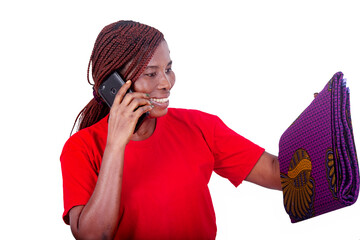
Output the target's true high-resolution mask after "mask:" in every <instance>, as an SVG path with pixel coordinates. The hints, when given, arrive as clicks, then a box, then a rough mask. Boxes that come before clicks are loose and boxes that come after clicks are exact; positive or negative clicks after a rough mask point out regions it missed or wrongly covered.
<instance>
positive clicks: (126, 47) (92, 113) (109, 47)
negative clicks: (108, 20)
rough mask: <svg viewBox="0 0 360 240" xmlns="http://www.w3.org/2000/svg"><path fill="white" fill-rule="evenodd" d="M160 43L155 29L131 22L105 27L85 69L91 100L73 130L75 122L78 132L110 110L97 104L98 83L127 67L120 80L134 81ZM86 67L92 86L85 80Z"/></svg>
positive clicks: (161, 36)
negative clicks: (91, 93)
mask: <svg viewBox="0 0 360 240" xmlns="http://www.w3.org/2000/svg"><path fill="white" fill-rule="evenodd" d="M162 40H164V36H163V34H162V33H161V32H160V31H159V30H157V29H155V28H153V27H150V26H148V25H145V24H141V23H138V22H134V21H118V22H115V23H112V24H109V25H107V26H105V27H104V28H103V29H102V30H101V32H100V33H99V35H98V37H97V39H96V41H95V44H94V48H93V51H92V53H91V57H90V61H89V65H88V70H87V80H88V82H89V84H91V85H93V94H94V98H93V99H92V100H91V101H90V102H89V103H88V104H87V105H86V106H85V107H84V108H83V109H82V110H81V111H80V113H79V114H78V116H77V117H76V120H75V123H74V126H73V129H74V127H75V124H76V122H78V121H79V124H78V126H79V127H78V130H81V129H83V128H86V127H89V126H91V125H93V124H95V123H96V122H98V121H99V120H101V119H102V118H104V117H105V116H106V115H107V114H108V113H109V111H110V108H109V107H108V106H107V105H106V103H104V102H103V101H99V99H101V98H100V97H99V95H98V88H99V86H100V85H101V83H102V82H103V81H104V80H105V79H106V77H107V76H109V75H110V74H111V73H112V72H114V71H118V70H121V69H123V68H124V66H125V65H127V64H128V68H127V70H126V72H125V73H124V74H123V75H122V77H123V78H124V79H126V80H131V81H136V80H137V79H138V78H139V76H140V74H141V73H142V72H143V71H144V70H145V68H146V66H147V65H148V63H149V61H150V59H151V57H152V56H153V54H154V52H155V50H156V48H157V46H158V45H159V44H160V42H161V41H162ZM90 64H91V70H92V78H93V80H94V83H93V84H92V83H90V79H89V72H90Z"/></svg>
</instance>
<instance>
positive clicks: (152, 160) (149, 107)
mask: <svg viewBox="0 0 360 240" xmlns="http://www.w3.org/2000/svg"><path fill="white" fill-rule="evenodd" d="M90 64H92V76H93V79H94V82H95V83H94V85H93V89H94V99H92V100H91V101H90V102H89V104H88V105H87V106H86V107H85V108H84V109H83V110H82V111H81V112H80V114H79V121H80V127H79V131H78V132H77V133H76V134H74V135H73V136H71V137H70V138H69V139H68V141H67V142H66V143H65V145H64V148H63V151H62V154H61V157H60V159H61V167H62V174H63V188H64V208H65V209H64V213H63V219H64V221H65V223H67V224H70V226H71V230H72V233H73V235H74V236H75V238H77V239H215V236H216V231H217V227H216V220H215V212H214V208H213V204H212V200H211V196H210V192H209V189H208V183H209V180H210V177H211V174H212V172H216V173H218V174H219V175H220V176H222V177H225V178H227V179H229V181H230V182H231V183H232V184H233V185H234V186H238V185H239V184H240V183H241V182H242V181H243V180H245V179H246V180H248V181H251V182H254V183H257V184H260V185H262V186H265V187H269V188H276V189H280V173H279V165H278V161H277V158H276V157H275V156H272V155H270V154H268V153H266V152H264V149H263V148H261V147H259V146H257V145H256V144H254V143H252V142H251V141H249V140H247V139H245V138H244V137H242V136H240V135H239V134H237V133H235V132H234V131H232V130H231V129H230V128H228V127H227V126H226V125H225V124H224V123H223V122H222V121H221V120H220V119H219V118H218V117H217V116H215V115H211V114H207V113H204V112H200V111H197V110H186V109H175V108H169V97H170V90H171V89H172V87H173V86H174V84H175V74H174V72H173V71H172V60H171V58H170V51H169V48H168V44H167V42H166V41H165V40H164V37H163V35H162V34H161V33H160V32H159V31H158V30H156V29H155V28H152V27H149V26H147V25H144V24H140V23H136V22H132V21H119V22H116V23H113V24H110V25H108V26H106V27H105V28H104V29H103V30H102V31H101V32H100V34H99V36H98V38H97V40H96V42H95V45H94V49H93V52H92V55H91V59H90V63H89V66H90ZM115 71H116V72H118V73H119V74H120V75H121V77H122V78H123V79H125V80H127V81H126V83H125V84H124V85H123V86H122V87H121V88H120V90H119V91H118V92H117V94H116V97H115V99H114V102H113V104H112V106H111V109H109V107H108V106H107V105H106V104H105V103H104V102H103V101H102V100H101V99H100V97H99V96H98V89H99V86H100V85H101V83H102V82H104V80H105V79H106V78H107V77H108V76H109V75H110V74H112V73H113V72H115ZM130 88H132V90H133V91H132V92H128V90H129V89H130ZM144 113H149V114H148V117H147V118H146V119H145V120H144V121H143V123H142V125H141V126H140V128H139V129H138V130H137V131H136V132H135V133H134V129H135V126H136V124H137V121H138V119H139V117H140V116H142V115H143V114H144Z"/></svg>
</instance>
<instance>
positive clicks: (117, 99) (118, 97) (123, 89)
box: [113, 80, 131, 104]
mask: <svg viewBox="0 0 360 240" xmlns="http://www.w3.org/2000/svg"><path fill="white" fill-rule="evenodd" d="M130 86H131V81H130V80H128V81H127V82H126V83H125V84H124V85H123V86H122V87H121V88H120V89H119V91H118V92H117V93H116V96H115V99H114V103H113V104H116V103H118V104H120V103H121V102H122V100H123V98H124V96H125V94H126V93H127V91H128V90H129V89H130Z"/></svg>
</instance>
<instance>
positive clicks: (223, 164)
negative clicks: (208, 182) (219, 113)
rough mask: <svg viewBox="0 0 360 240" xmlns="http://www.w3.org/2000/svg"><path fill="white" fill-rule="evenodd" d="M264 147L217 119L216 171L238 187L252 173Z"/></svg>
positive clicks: (214, 146)
mask: <svg viewBox="0 0 360 240" xmlns="http://www.w3.org/2000/svg"><path fill="white" fill-rule="evenodd" d="M264 151H265V149H264V148H261V147H260V146H258V145H256V144H254V143H253V142H251V141H250V140H248V139H246V138H244V137H243V136H241V135H239V134H238V133H236V132H235V131H233V130H231V129H230V128H229V127H227V126H226V125H225V124H224V123H223V122H222V121H221V120H220V118H217V119H216V120H215V127H214V137H213V155H214V159H215V162H214V171H215V172H216V173H217V174H219V175H220V176H222V177H224V178H227V179H229V181H230V182H231V183H232V184H233V185H234V186H235V187H237V186H238V185H239V184H240V183H241V182H242V181H243V180H244V179H245V178H246V177H247V176H248V174H249V173H250V171H251V170H252V168H253V167H254V166H255V164H256V162H257V160H258V159H259V158H260V156H261V155H262V154H263V152H264Z"/></svg>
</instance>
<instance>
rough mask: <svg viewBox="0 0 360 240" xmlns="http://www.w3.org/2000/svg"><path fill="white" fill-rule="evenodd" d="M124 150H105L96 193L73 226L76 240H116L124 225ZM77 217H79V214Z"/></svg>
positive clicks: (76, 218)
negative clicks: (121, 208) (119, 226)
mask: <svg viewBox="0 0 360 240" xmlns="http://www.w3.org/2000/svg"><path fill="white" fill-rule="evenodd" d="M123 158H124V149H118V150H116V151H112V150H110V149H109V148H105V152H104V155H103V159H102V164H101V168H100V171H99V176H98V180H97V183H96V186H95V189H94V192H93V194H92V196H91V198H90V199H89V201H88V203H87V204H86V205H85V206H84V207H83V208H82V209H81V211H80V212H79V213H78V216H77V217H76V216H75V217H74V218H72V217H71V216H70V217H71V220H70V221H72V220H74V219H75V220H76V223H75V222H73V223H72V222H70V224H71V229H72V232H73V234H74V236H75V238H76V239H112V238H113V237H114V234H115V233H116V230H117V227H118V225H119V221H120V214H119V213H120V197H121V185H122V174H123V163H124V159H123ZM75 214H76V213H75Z"/></svg>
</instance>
